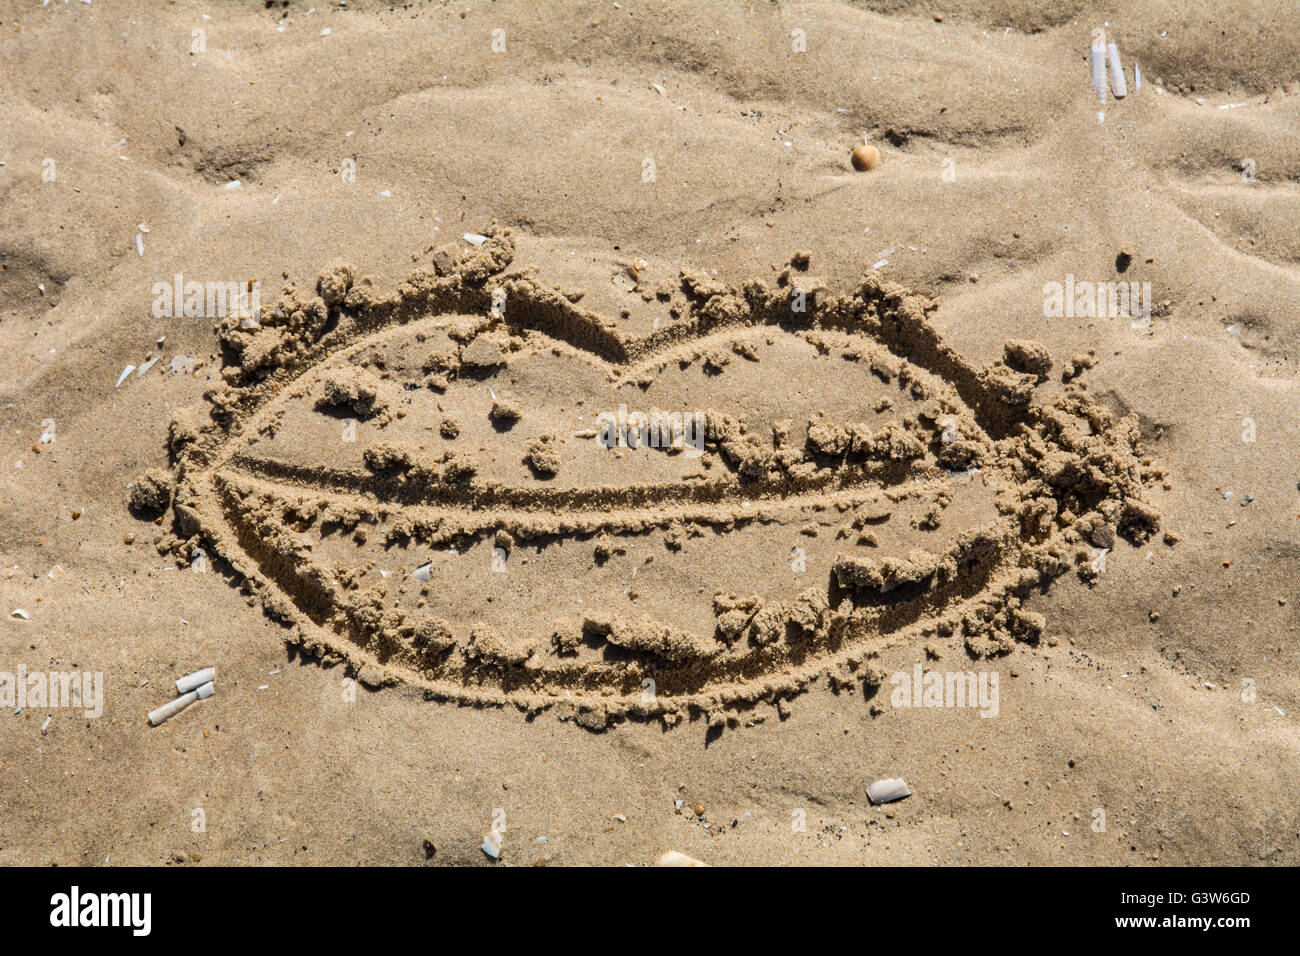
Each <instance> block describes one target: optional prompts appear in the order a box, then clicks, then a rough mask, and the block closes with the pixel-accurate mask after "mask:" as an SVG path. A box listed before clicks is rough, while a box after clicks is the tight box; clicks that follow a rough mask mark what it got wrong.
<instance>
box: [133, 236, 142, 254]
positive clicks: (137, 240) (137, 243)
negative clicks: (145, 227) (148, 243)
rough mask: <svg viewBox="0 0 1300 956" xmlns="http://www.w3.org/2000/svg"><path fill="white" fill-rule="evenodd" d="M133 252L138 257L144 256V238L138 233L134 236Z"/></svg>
mask: <svg viewBox="0 0 1300 956" xmlns="http://www.w3.org/2000/svg"><path fill="white" fill-rule="evenodd" d="M135 251H136V252H138V253H139V254H140V255H144V236H142V235H140V233H138V232H137V233H136V234H135Z"/></svg>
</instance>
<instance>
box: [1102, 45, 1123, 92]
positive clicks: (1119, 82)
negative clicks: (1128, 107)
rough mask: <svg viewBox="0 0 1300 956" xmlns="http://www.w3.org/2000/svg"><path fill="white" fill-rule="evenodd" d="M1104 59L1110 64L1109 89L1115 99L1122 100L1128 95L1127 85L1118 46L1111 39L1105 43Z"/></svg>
mask: <svg viewBox="0 0 1300 956" xmlns="http://www.w3.org/2000/svg"><path fill="white" fill-rule="evenodd" d="M1106 61H1107V63H1108V64H1109V65H1110V91H1111V92H1112V93H1114V94H1115V99H1117V100H1122V99H1123V98H1124V97H1126V96H1128V87H1127V86H1126V85H1125V83H1124V67H1123V66H1122V65H1120V62H1119V47H1117V46H1116V45H1115V41H1113V40H1112V41H1111V42H1110V43H1108V44H1106Z"/></svg>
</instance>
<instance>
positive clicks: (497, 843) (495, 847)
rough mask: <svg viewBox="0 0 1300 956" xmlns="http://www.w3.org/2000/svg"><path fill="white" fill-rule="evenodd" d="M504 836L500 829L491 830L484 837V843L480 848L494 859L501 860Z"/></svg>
mask: <svg viewBox="0 0 1300 956" xmlns="http://www.w3.org/2000/svg"><path fill="white" fill-rule="evenodd" d="M504 836H505V835H504V834H503V833H502V832H501V831H500V830H489V831H488V833H487V836H485V837H483V843H482V844H481V845H480V846H479V849H480V850H482V851H483V852H484V853H486V854H487V855H488V856H489V857H491V858H492V859H494V860H499V859H500V858H501V841H502V840H503V839H504Z"/></svg>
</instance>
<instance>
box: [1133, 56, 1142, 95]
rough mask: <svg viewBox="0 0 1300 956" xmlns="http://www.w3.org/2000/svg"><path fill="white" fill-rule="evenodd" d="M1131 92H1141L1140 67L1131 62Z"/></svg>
mask: <svg viewBox="0 0 1300 956" xmlns="http://www.w3.org/2000/svg"><path fill="white" fill-rule="evenodd" d="M1133 92H1134V93H1141V92H1142V67H1140V66H1138V65H1137V64H1136V63H1134V64H1133Z"/></svg>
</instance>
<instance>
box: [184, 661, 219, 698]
mask: <svg viewBox="0 0 1300 956" xmlns="http://www.w3.org/2000/svg"><path fill="white" fill-rule="evenodd" d="M216 676H217V671H216V668H214V667H205V668H203V670H201V671H195V672H194V673H193V674H188V675H186V676H185V677H182V678H181V679H180V680H178V681H177V682H176V693H178V694H184V693H188V692H189V691H192V690H195V689H197V688H199V687H202V686H203V685H204V684H211V683H212V678H214V677H216Z"/></svg>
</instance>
